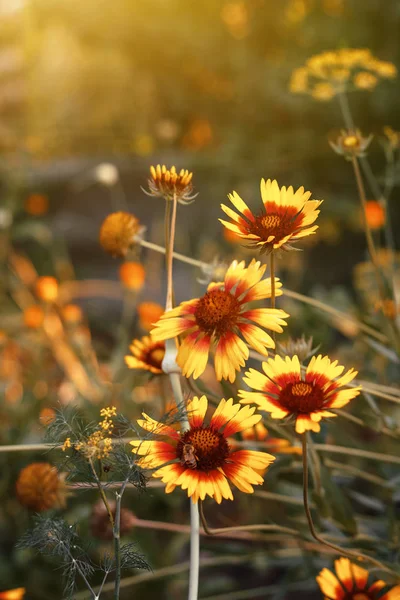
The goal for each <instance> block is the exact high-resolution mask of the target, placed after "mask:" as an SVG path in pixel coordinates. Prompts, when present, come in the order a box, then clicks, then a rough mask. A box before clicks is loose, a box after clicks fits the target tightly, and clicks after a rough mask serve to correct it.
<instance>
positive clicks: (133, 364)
mask: <svg viewBox="0 0 400 600" xmlns="http://www.w3.org/2000/svg"><path fill="white" fill-rule="evenodd" d="M129 350H130V351H131V352H132V354H133V356H125V363H126V364H127V365H128V367H129V368H130V369H145V370H146V371H150V372H151V373H162V372H163V371H162V368H161V363H162V361H163V358H164V355H165V344H164V342H155V341H154V340H152V339H151V337H150V336H148V335H146V336H144V337H142V339H140V340H133V341H132V344H131V345H130V347H129Z"/></svg>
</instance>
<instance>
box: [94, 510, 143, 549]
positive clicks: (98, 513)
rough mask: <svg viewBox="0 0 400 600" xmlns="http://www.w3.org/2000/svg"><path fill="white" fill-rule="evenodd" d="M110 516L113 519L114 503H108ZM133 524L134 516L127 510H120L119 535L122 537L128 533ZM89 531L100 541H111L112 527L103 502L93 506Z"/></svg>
mask: <svg viewBox="0 0 400 600" xmlns="http://www.w3.org/2000/svg"><path fill="white" fill-rule="evenodd" d="M109 506H110V510H111V514H112V515H113V517H115V508H116V504H115V502H110V503H109ZM134 524H135V515H134V514H133V512H132V511H130V510H128V509H127V508H121V522H120V533H121V535H124V534H126V533H129V531H131V529H132V528H133V526H134ZM90 530H91V532H92V535H93V537H96V538H99V539H101V540H111V539H112V538H113V530H112V525H111V523H110V519H109V516H108V513H107V510H106V507H105V506H104V504H103V502H100V501H99V502H97V504H95V505H94V506H93V509H92V515H91V518H90Z"/></svg>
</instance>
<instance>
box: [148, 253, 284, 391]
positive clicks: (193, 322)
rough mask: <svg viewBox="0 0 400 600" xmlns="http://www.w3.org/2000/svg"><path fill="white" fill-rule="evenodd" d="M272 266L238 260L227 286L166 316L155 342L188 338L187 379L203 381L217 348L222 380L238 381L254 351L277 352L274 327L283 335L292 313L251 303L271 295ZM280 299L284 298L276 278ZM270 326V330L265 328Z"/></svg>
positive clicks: (183, 360) (184, 348) (182, 359)
mask: <svg viewBox="0 0 400 600" xmlns="http://www.w3.org/2000/svg"><path fill="white" fill-rule="evenodd" d="M265 269H266V265H261V263H260V262H256V261H255V260H252V262H251V263H250V264H249V266H248V267H247V268H246V267H245V263H244V261H242V262H240V263H239V262H237V261H234V262H233V263H232V264H231V266H230V267H229V269H228V270H227V272H226V274H225V279H224V281H223V282H219V283H210V285H209V286H208V289H207V293H206V294H205V295H204V296H203V297H202V298H196V299H194V300H189V301H187V302H182V304H180V305H179V306H178V307H176V308H174V309H173V310H170V311H168V312H166V313H165V314H164V315H163V316H162V317H161V319H160V320H159V321H158V322H157V323H156V324H155V328H154V329H153V330H152V331H151V336H152V338H153V339H154V340H166V339H170V338H174V337H176V336H178V335H181V334H183V333H185V334H187V335H186V337H185V339H184V340H183V342H182V344H181V346H180V347H179V350H178V355H177V359H176V360H177V363H178V365H179V366H180V367H181V369H182V373H183V375H184V376H185V377H190V376H191V375H193V378H194V379H197V378H198V377H199V376H200V375H201V374H202V373H203V372H204V370H205V368H206V365H207V360H208V355H209V352H210V349H211V347H215V359H214V363H215V372H216V376H217V379H218V380H221V379H229V381H231V382H233V381H235V378H236V371H239V369H240V367H243V366H244V365H245V361H246V360H247V358H248V357H249V349H248V347H247V345H246V344H245V342H244V341H243V340H242V339H241V337H239V334H241V335H242V336H243V337H244V339H245V340H246V342H247V343H248V344H249V345H250V346H251V347H252V348H254V349H255V350H257V352H260V353H261V354H264V355H268V350H267V348H274V347H275V344H274V341H273V339H272V338H271V336H270V335H269V334H268V333H266V332H265V331H264V329H270V330H272V331H276V332H278V333H281V332H282V331H283V329H282V325H286V322H285V321H284V319H285V318H286V317H288V316H289V315H288V314H287V313H285V312H284V311H283V310H280V309H275V308H252V309H249V308H248V307H247V304H248V303H249V302H253V301H254V300H262V299H264V298H270V297H271V279H270V278H268V279H263V280H262V276H263V275H264V272H265ZM275 281H276V283H275V288H276V295H280V294H282V292H281V291H280V289H279V288H280V287H281V283H280V281H279V279H275ZM262 328H264V329H262Z"/></svg>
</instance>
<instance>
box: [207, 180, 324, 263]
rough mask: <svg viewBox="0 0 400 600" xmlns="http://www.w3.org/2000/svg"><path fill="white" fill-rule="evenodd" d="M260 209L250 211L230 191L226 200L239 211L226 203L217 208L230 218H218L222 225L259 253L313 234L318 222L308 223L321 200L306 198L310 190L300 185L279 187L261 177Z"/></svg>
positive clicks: (313, 218)
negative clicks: (261, 203) (297, 187)
mask: <svg viewBox="0 0 400 600" xmlns="http://www.w3.org/2000/svg"><path fill="white" fill-rule="evenodd" d="M260 189H261V198H262V202H263V209H262V210H261V212H259V213H258V214H253V213H252V212H251V210H250V209H249V207H248V206H247V204H246V203H245V202H243V200H242V198H241V197H240V196H239V195H238V194H237V193H236V192H233V193H232V194H229V196H228V197H229V200H230V201H231V202H232V204H233V206H234V207H235V208H236V210H237V211H238V213H239V214H237V213H236V212H235V211H233V210H232V209H231V208H229V207H228V206H225V205H224V204H221V208H222V210H223V211H224V213H225V214H226V215H228V217H229V218H230V219H232V222H231V221H224V220H222V219H219V220H220V221H221V223H222V224H223V225H225V227H227V228H228V229H230V230H231V231H233V232H235V233H236V234H237V235H238V236H239V237H241V238H242V239H243V240H246V241H247V242H248V243H249V247H254V248H257V249H259V250H260V251H261V252H271V251H273V250H277V249H278V248H282V249H283V250H290V249H291V245H290V244H292V243H293V242H296V241H297V240H299V239H300V238H302V237H305V236H307V235H311V234H312V233H315V231H316V230H317V229H318V225H312V224H313V223H314V221H315V220H316V218H317V217H318V215H319V212H320V211H319V210H317V208H318V207H319V205H320V204H321V203H322V200H309V198H310V196H311V192H305V191H304V188H303V187H300V188H299V189H298V190H297V191H296V192H295V191H294V190H293V187H292V186H290V187H288V188H286V187H285V186H283V187H282V188H280V187H279V185H278V182H277V181H276V180H274V181H271V180H270V179H268V180H267V181H265V180H264V179H262V180H261V185H260Z"/></svg>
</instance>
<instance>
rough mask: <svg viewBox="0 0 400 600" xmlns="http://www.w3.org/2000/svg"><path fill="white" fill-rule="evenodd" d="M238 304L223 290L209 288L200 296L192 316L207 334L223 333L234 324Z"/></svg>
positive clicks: (218, 334) (238, 308)
mask: <svg viewBox="0 0 400 600" xmlns="http://www.w3.org/2000/svg"><path fill="white" fill-rule="evenodd" d="M239 312H240V304H239V302H238V301H237V300H236V298H235V297H234V296H233V295H232V294H230V293H229V292H226V291H225V290H211V291H210V292H207V293H206V294H205V296H203V297H202V298H200V300H199V303H198V305H197V308H196V312H195V313H194V316H195V318H196V321H197V324H198V326H199V327H200V329H202V330H203V331H204V332H205V333H207V335H211V334H213V333H215V334H216V335H217V336H221V335H224V334H225V333H226V332H227V331H230V330H232V328H233V327H234V326H235V325H236V322H237V317H238V315H239Z"/></svg>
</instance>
